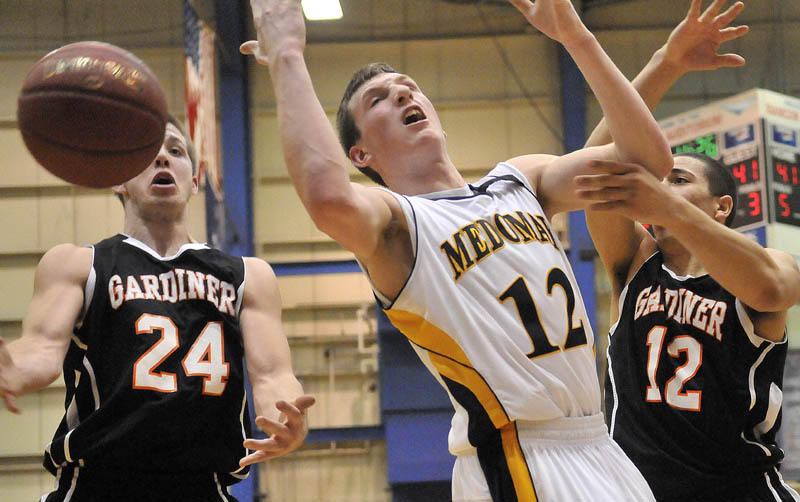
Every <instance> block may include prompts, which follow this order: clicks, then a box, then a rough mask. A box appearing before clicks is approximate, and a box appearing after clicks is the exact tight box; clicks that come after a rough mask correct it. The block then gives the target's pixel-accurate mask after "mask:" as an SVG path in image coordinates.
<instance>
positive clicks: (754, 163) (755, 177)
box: [750, 159, 758, 181]
mask: <svg viewBox="0 0 800 502" xmlns="http://www.w3.org/2000/svg"><path fill="white" fill-rule="evenodd" d="M750 166H751V167H752V168H753V181H758V159H753V160H752V162H751V163H750Z"/></svg>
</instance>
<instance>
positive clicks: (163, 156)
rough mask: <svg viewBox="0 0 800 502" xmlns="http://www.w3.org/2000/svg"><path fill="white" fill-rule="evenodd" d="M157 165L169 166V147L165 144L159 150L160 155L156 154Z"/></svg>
mask: <svg viewBox="0 0 800 502" xmlns="http://www.w3.org/2000/svg"><path fill="white" fill-rule="evenodd" d="M155 166H156V167H169V155H168V154H167V147H166V146H164V145H161V149H160V150H159V151H158V155H156V158H155Z"/></svg>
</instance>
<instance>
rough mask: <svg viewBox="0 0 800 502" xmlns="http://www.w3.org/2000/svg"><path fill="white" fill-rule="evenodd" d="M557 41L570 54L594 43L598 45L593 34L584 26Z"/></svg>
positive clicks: (587, 47) (585, 48)
mask: <svg viewBox="0 0 800 502" xmlns="http://www.w3.org/2000/svg"><path fill="white" fill-rule="evenodd" d="M559 42H560V43H561V45H563V46H564V48H565V49H567V51H568V52H569V53H570V54H572V55H574V53H575V52H579V51H582V50H587V49H589V48H591V47H592V46H594V45H598V42H597V38H595V36H594V34H593V33H592V32H591V31H589V30H588V29H587V28H586V27H585V26H583V27H582V29H581V30H578V31H577V32H576V33H573V34H571V35H570V36H568V37H564V39H563V40H559Z"/></svg>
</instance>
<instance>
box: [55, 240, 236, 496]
mask: <svg viewBox="0 0 800 502" xmlns="http://www.w3.org/2000/svg"><path fill="white" fill-rule="evenodd" d="M93 248H94V261H93V266H92V269H91V272H90V274H89V278H88V281H87V284H86V303H85V308H84V312H83V315H82V319H81V320H80V322H79V325H78V326H76V328H75V330H74V334H73V336H72V341H71V343H70V346H69V349H68V351H67V355H66V358H65V360H64V381H65V383H66V400H65V403H64V404H65V408H66V413H65V414H64V418H63V419H62V421H61V423H60V425H59V427H58V429H57V430H56V433H55V435H54V437H53V440H52V442H51V443H50V444H49V445H48V446H47V450H46V453H45V459H44V465H45V467H46V468H47V469H48V470H50V471H51V472H53V473H54V474H55V473H56V472H57V470H58V468H59V467H64V466H68V465H73V466H79V467H83V468H86V469H106V470H110V471H113V470H125V471H128V472H131V471H132V472H145V473H146V472H153V473H160V474H165V473H176V474H177V473H192V474H197V473H215V474H216V476H217V477H218V479H219V480H220V482H222V483H223V484H231V483H233V482H235V481H236V480H237V478H238V479H241V478H244V477H245V476H246V475H247V472H248V469H247V468H240V467H239V459H240V458H242V457H243V456H244V455H246V451H245V449H244V447H243V446H242V441H243V439H244V438H245V437H246V436H249V433H250V427H249V419H248V418H247V416H248V415H247V402H246V396H245V391H244V380H243V379H244V374H243V373H244V371H243V359H242V358H243V353H244V351H243V342H242V334H241V330H240V328H239V316H238V314H239V309H240V306H241V302H242V294H243V291H244V279H245V270H244V262H243V260H242V259H241V258H235V257H233V256H230V255H228V254H226V253H223V252H221V251H218V250H215V249H211V248H209V247H207V246H206V245H205V244H185V245H184V246H182V247H181V249H180V250H179V251H178V253H177V254H175V255H174V256H170V257H161V256H159V255H158V254H157V253H156V252H155V251H153V250H152V249H150V248H149V247H148V246H146V245H145V244H143V243H142V242H140V241H138V240H136V239H133V238H131V237H128V236H125V235H117V236H115V237H111V238H109V239H106V240H104V241H102V242H100V243H98V244H96V245H95V246H94V247H93Z"/></svg>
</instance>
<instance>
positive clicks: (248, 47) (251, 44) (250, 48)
mask: <svg viewBox="0 0 800 502" xmlns="http://www.w3.org/2000/svg"><path fill="white" fill-rule="evenodd" d="M257 50H258V42H257V41H255V40H250V41H248V42H245V43H243V44H242V45H240V46H239V52H241V53H242V54H244V55H247V56H252V55H253V54H255V53H256V51H257Z"/></svg>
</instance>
